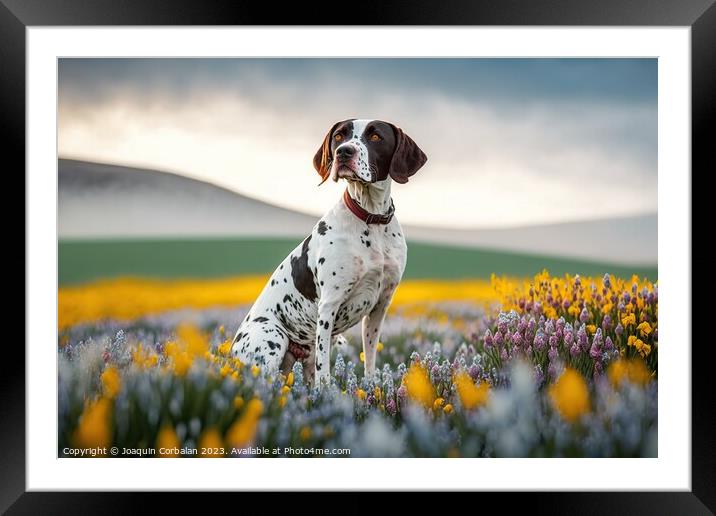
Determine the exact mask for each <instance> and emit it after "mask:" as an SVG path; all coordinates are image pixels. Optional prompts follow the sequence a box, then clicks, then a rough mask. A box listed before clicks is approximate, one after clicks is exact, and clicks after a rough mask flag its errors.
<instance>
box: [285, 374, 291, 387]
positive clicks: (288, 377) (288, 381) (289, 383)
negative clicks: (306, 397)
mask: <svg viewBox="0 0 716 516" xmlns="http://www.w3.org/2000/svg"><path fill="white" fill-rule="evenodd" d="M286 385H288V386H289V387H292V386H293V371H291V372H290V373H288V376H287V377H286Z"/></svg>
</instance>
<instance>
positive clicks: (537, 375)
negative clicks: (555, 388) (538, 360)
mask: <svg viewBox="0 0 716 516" xmlns="http://www.w3.org/2000/svg"><path fill="white" fill-rule="evenodd" d="M534 379H535V383H536V384H537V385H538V386H540V385H542V382H544V373H543V372H542V366H541V365H539V364H537V365H536V366H535V369H534Z"/></svg>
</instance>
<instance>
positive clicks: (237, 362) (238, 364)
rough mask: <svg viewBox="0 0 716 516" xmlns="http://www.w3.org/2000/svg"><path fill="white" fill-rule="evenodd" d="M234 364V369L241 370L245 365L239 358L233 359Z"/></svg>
mask: <svg viewBox="0 0 716 516" xmlns="http://www.w3.org/2000/svg"><path fill="white" fill-rule="evenodd" d="M232 362H233V364H234V369H241V368H242V367H243V366H244V364H243V363H242V362H241V360H239V359H238V358H234V359H232Z"/></svg>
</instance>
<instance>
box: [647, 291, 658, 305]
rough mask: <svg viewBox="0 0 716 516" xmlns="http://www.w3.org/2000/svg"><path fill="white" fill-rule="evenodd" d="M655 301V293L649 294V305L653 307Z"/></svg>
mask: <svg viewBox="0 0 716 516" xmlns="http://www.w3.org/2000/svg"><path fill="white" fill-rule="evenodd" d="M655 300H656V296H654V293H653V292H649V294H647V296H646V301H647V303H649V304H650V305H653V304H654V301H655Z"/></svg>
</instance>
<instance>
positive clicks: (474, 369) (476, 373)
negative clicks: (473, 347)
mask: <svg viewBox="0 0 716 516" xmlns="http://www.w3.org/2000/svg"><path fill="white" fill-rule="evenodd" d="M467 372H468V374H469V375H470V378H472V379H473V381H477V379H478V378H479V377H480V374H481V373H482V370H481V367H480V366H479V365H477V364H472V365H471V366H470V369H468V371H467Z"/></svg>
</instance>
